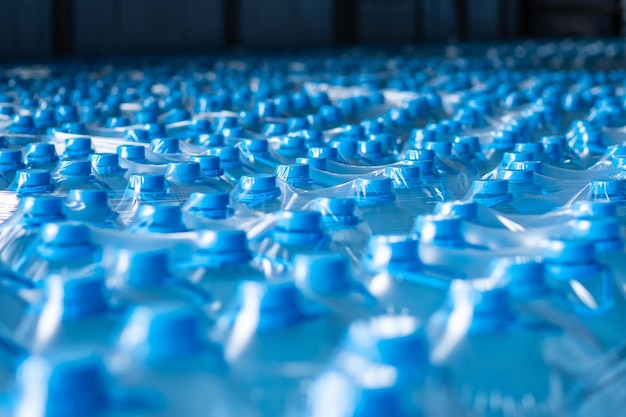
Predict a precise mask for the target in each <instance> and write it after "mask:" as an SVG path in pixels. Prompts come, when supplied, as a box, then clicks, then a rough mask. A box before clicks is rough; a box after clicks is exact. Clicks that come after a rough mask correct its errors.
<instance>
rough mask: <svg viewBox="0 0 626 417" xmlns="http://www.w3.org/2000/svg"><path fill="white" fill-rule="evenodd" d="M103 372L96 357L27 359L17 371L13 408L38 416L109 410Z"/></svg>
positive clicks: (72, 416)
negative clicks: (31, 411)
mask: <svg viewBox="0 0 626 417" xmlns="http://www.w3.org/2000/svg"><path fill="white" fill-rule="evenodd" d="M105 369H106V368H105V366H104V364H103V363H102V360H101V359H100V358H98V357H96V356H88V357H79V358H73V359H69V360H67V359H62V360H53V359H45V358H43V357H41V356H28V357H27V358H26V359H25V360H24V361H23V362H22V363H21V364H20V365H19V367H18V369H17V373H16V381H17V386H18V395H17V400H16V401H17V404H15V407H16V408H17V409H23V410H32V408H33V407H37V410H41V411H40V412H39V413H40V414H39V413H38V414H39V415H42V416H64V417H79V416H87V415H94V414H98V413H101V412H103V410H107V409H109V408H110V407H111V404H110V394H109V393H108V392H107V378H106V371H105ZM42 393H45V395H42Z"/></svg>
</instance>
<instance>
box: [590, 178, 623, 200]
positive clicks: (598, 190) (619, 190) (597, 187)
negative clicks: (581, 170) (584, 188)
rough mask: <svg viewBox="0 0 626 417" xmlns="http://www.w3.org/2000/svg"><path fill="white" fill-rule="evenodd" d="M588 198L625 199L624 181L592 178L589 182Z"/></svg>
mask: <svg viewBox="0 0 626 417" xmlns="http://www.w3.org/2000/svg"><path fill="white" fill-rule="evenodd" d="M589 200H592V201H596V200H600V201H615V202H621V201H624V200H626V183H625V182H624V181H623V180H592V181H591V183H590V184H589Z"/></svg>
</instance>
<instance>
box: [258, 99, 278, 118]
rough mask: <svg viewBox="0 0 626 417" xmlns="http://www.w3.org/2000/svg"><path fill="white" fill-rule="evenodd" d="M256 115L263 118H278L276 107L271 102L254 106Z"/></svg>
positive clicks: (261, 102)
mask: <svg viewBox="0 0 626 417" xmlns="http://www.w3.org/2000/svg"><path fill="white" fill-rule="evenodd" d="M254 108H255V110H256V113H257V114H258V115H259V117H261V118H266V117H276V116H277V114H276V113H277V112H276V106H275V105H274V103H272V102H271V101H260V102H258V103H256V104H255V106H254Z"/></svg>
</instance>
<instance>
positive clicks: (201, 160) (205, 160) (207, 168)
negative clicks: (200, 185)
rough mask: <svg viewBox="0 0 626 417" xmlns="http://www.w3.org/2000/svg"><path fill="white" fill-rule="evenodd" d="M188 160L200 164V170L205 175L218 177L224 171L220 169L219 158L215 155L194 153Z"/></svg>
mask: <svg viewBox="0 0 626 417" xmlns="http://www.w3.org/2000/svg"><path fill="white" fill-rule="evenodd" d="M189 161H191V162H196V163H198V164H199V165H200V170H201V171H202V172H203V173H204V175H206V176H207V177H219V176H221V175H222V174H223V173H224V171H223V170H222V169H221V164H220V158H219V157H217V156H215V155H196V156H192V157H190V158H189Z"/></svg>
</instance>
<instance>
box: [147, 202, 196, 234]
mask: <svg viewBox="0 0 626 417" xmlns="http://www.w3.org/2000/svg"><path fill="white" fill-rule="evenodd" d="M137 217H138V219H141V220H142V221H141V223H142V224H145V226H142V225H140V226H139V229H144V230H146V231H148V232H152V233H181V232H186V231H187V230H188V229H187V227H186V226H185V224H184V223H183V214H182V211H181V206H179V205H178V204H159V205H152V204H142V205H141V206H139V211H138V213H137Z"/></svg>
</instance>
